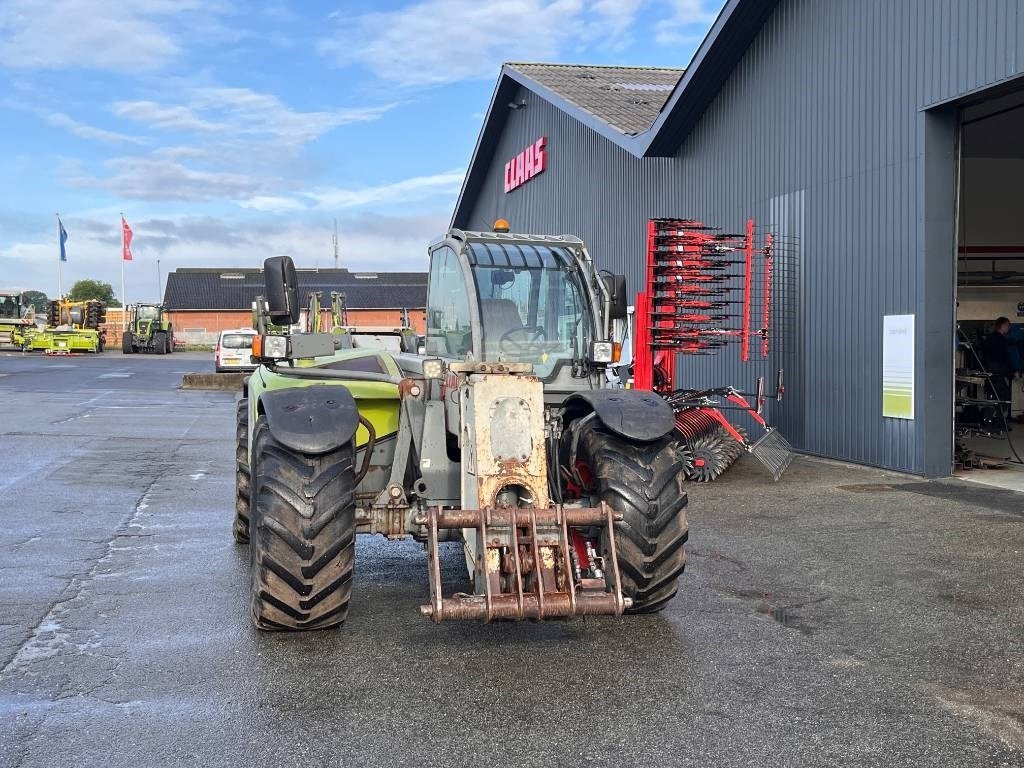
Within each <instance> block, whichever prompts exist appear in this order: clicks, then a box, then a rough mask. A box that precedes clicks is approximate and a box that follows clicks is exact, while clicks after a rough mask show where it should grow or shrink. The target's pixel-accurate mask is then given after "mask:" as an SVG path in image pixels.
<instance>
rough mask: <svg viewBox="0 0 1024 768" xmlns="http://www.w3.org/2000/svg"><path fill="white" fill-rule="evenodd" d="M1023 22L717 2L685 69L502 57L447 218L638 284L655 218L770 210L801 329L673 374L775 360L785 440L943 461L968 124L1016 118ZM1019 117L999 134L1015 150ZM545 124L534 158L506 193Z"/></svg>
mask: <svg viewBox="0 0 1024 768" xmlns="http://www.w3.org/2000/svg"><path fill="white" fill-rule="evenodd" d="M1022 33H1024V0H975V1H971V2H967V0H827V2H823V1H822V0H778V1H777V2H775V1H772V0H729V2H727V3H726V5H725V8H724V9H723V11H722V12H721V14H720V16H719V18H718V19H717V21H716V22H715V24H714V26H713V27H712V29H711V31H710V32H709V34H708V36H707V38H706V39H705V40H704V41H703V43H702V44H701V46H700V48H699V49H698V51H697V53H696V55H695V56H694V57H693V59H692V61H691V62H690V63H689V66H688V67H687V69H686V70H685V71H683V70H666V69H642V68H641V69H632V68H621V69H620V68H603V67H573V66H565V65H537V64H507V65H505V66H504V67H503V68H502V71H501V74H500V77H499V80H498V83H497V86H496V88H495V91H494V96H493V98H492V101H491V105H490V109H489V111H488V113H487V115H486V118H485V122H484V125H483V128H482V130H481V133H480V137H479V139H478V143H477V146H476V149H475V152H474V156H473V159H472V164H471V167H470V169H469V171H468V173H467V176H466V180H465V182H464V185H463V189H462V193H461V195H460V198H459V201H458V203H457V206H456V209H455V213H454V217H453V221H452V223H453V226H456V227H460V228H463V229H489V228H490V226H491V225H492V222H493V221H494V220H495V219H497V218H499V217H501V218H505V219H508V220H509V221H510V222H511V225H512V229H513V231H524V232H525V231H529V232H535V233H540V234H561V233H571V234H576V235H579V236H580V237H582V238H583V239H584V241H585V242H586V243H587V244H588V246H589V248H590V250H591V253H592V255H593V256H594V257H595V259H596V261H597V262H598V265H599V266H601V267H606V268H609V269H612V270H613V271H617V272H624V273H625V274H626V275H627V276H628V277H629V280H630V285H631V290H633V289H634V288H635V287H637V286H638V285H639V281H640V279H641V276H642V269H643V265H644V253H645V236H646V222H647V220H648V219H649V218H652V217H676V218H697V219H700V220H703V221H706V222H709V223H713V224H715V225H718V226H722V227H725V228H727V229H733V230H735V229H739V228H740V227H742V225H743V222H744V221H745V220H746V219H747V218H748V217H753V218H755V219H756V220H757V221H758V222H759V223H764V224H768V225H770V226H771V227H772V228H773V229H774V230H775V231H778V232H780V233H783V234H786V235H787V236H790V237H792V238H793V239H795V240H796V241H797V242H798V243H799V249H798V255H797V259H796V260H795V262H794V263H795V264H796V267H795V268H796V270H797V274H796V275H795V277H796V278H797V279H796V280H794V281H793V285H794V287H793V289H792V290H793V291H794V293H793V295H792V296H791V297H790V299H791V300H792V301H793V302H794V305H795V307H796V312H797V315H796V319H797V324H796V329H797V332H796V333H794V334H791V337H790V338H789V339H787V343H786V349H785V350H782V351H780V353H779V354H780V355H781V358H777V359H772V360H769V361H767V362H766V363H748V364H742V363H740V361H739V359H738V355H737V353H736V351H735V350H732V349H729V350H726V351H724V352H723V353H721V354H719V355H717V356H709V357H700V358H694V359H689V360H686V361H685V362H684V363H683V370H682V375H683V377H684V380H686V381H687V382H688V383H692V384H693V385H694V386H697V385H714V384H718V385H721V384H728V383H734V384H737V385H742V386H749V385H750V384H751V382H752V380H753V378H754V377H755V376H756V375H758V374H759V373H766V374H767V375H768V376H769V377H770V376H771V370H770V369H771V368H772V367H773V366H776V365H783V366H784V367H785V368H786V372H787V383H788V387H787V395H786V399H785V401H784V402H783V403H782V404H781V405H780V406H774V404H773V406H772V411H771V412H770V417H771V418H772V419H773V420H774V421H775V423H777V424H778V425H779V426H780V427H781V428H782V430H783V433H784V434H785V435H786V436H787V437H788V438H789V439H790V441H791V442H792V443H793V444H794V446H795V447H797V448H798V449H801V450H803V451H806V452H808V453H812V454H818V455H822V456H827V457H833V458H837V459H843V460H849V461H854V462H859V463H864V464H871V465H877V466H882V467H887V468H891V469H896V470H903V471H908V472H912V473H917V474H923V475H928V476H943V475H948V474H949V473H950V470H951V466H952V455H953V386H954V385H953V371H954V359H953V358H954V353H953V350H954V333H955V311H954V306H955V297H956V291H957V257H958V247H957V246H958V240H957V238H958V230H957V222H958V214H959V213H960V212H961V209H962V206H963V205H965V202H964V201H963V200H961V195H960V171H961V166H962V162H961V161H962V159H963V158H964V157H965V152H964V141H963V140H962V139H963V136H964V135H965V133H964V128H963V126H964V125H966V124H967V123H968V122H977V121H981V120H984V119H985V118H986V117H988V116H995V117H998V118H1000V119H1005V116H1007V115H1009V116H1010V117H1011V118H1013V119H1015V120H1017V119H1019V118H1020V112H1016V111H1015V110H1017V109H1018V108H1019V107H1020V106H1021V105H1022V104H1024V98H1021V97H1020V96H1019V95H1018V92H1019V89H1021V88H1024V78H1022V76H1024V34H1022ZM682 63H684V62H681V64H682ZM1011 113H1012V114H1011ZM1000 116H1002V117H1000ZM1021 127H1024V123H1021V124H1019V125H1018V124H1014V125H1010V126H1009V127H1005V130H1006V131H1008V132H1009V136H1008V137H1007V136H1004V137H1003V138H1004V139H1005V140H1004V141H1003V142H1002V143H1003V147H1002V149H999V150H992V151H993V152H995V151H998V152H1003V153H1006V156H1007V157H1017V158H1024V151H1022V147H1021V144H1022V143H1024V140H1022V139H1019V138H1013V136H1014V135H1016V136H1018V137H1019V136H1020V135H1021V133H1020V130H1019V129H1020V128H1021ZM1001 130H1002V129H1001ZM1014 130H1016V131H1017V133H1016V134H1014V133H1013V132H1014ZM541 137H546V146H545V150H544V151H545V153H546V160H545V162H546V166H545V168H544V170H543V172H542V173H539V174H537V175H535V176H534V177H533V178H531V179H529V180H528V181H525V182H524V183H521V184H519V185H518V186H515V188H513V189H511V190H509V191H506V184H505V165H506V163H507V162H508V161H509V160H510V159H512V158H514V157H515V156H516V154H517V153H519V152H520V151H522V150H523V149H524V148H527V147H529V146H532V145H534V144H535V142H536V141H537V139H538V138H541ZM986 146H988V145H986ZM986 146H979V147H978V148H977V149H976V150H975V151H974V152H973V153H971V154H979V153H980V154H981V155H985V154H986V152H987V151H988V150H987V148H986ZM999 156H1002V155H999ZM1020 242H1024V233H1022V236H1021V238H1020ZM1021 248H1022V249H1024V246H1021ZM1021 256H1024V254H1021ZM892 314H913V315H915V357H914V374H915V380H916V393H915V406H914V418H913V419H894V418H886V417H883V416H882V395H881V378H882V344H881V337H882V322H883V316H885V315H892Z"/></svg>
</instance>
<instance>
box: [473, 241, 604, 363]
mask: <svg viewBox="0 0 1024 768" xmlns="http://www.w3.org/2000/svg"><path fill="white" fill-rule="evenodd" d="M471 251H472V253H471V257H470V263H471V266H472V269H473V276H474V278H475V279H474V282H475V283H476V289H477V298H478V301H479V306H480V319H481V324H482V328H481V336H482V342H483V350H482V359H483V360H484V361H487V362H497V361H503V362H528V363H532V364H533V367H534V372H535V373H536V374H537V375H538V376H540V377H542V378H544V377H547V376H548V375H550V374H551V372H552V371H553V370H554V369H555V367H556V366H557V365H558V364H560V363H563V362H570V361H572V360H580V359H582V358H584V357H585V356H586V350H587V348H588V345H589V343H590V340H591V339H592V338H593V330H592V327H591V318H590V313H589V308H588V307H587V304H586V300H585V299H584V297H585V296H586V292H585V291H584V289H583V287H582V286H581V285H580V275H579V272H578V270H577V268H576V264H575V261H574V260H573V258H572V256H571V254H570V253H569V252H568V251H566V250H565V249H563V248H548V247H541V246H525V245H511V244H510V245H504V244H502V245H493V244H479V243H474V244H473V245H472V246H471Z"/></svg>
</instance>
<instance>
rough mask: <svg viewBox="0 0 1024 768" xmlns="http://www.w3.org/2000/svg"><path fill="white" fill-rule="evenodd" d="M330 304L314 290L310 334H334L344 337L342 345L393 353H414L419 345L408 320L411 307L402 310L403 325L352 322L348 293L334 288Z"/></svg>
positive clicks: (307, 326) (310, 302)
mask: <svg viewBox="0 0 1024 768" xmlns="http://www.w3.org/2000/svg"><path fill="white" fill-rule="evenodd" d="M330 300H331V304H330V307H329V308H328V307H326V306H324V305H323V304H322V295H321V293H320V291H311V292H310V294H309V297H308V301H307V306H306V322H305V329H306V332H307V333H322V332H323V333H333V334H337V335H339V336H341V337H343V338H342V340H341V341H340V342H338V343H339V345H340V348H351V347H360V348H363V347H369V348H371V349H387V350H390V351H392V352H413V351H416V349H417V348H418V345H419V338H418V337H417V335H416V331H414V330H413V329H412V327H411V326H410V322H409V310H407V309H406V310H403V311H402V324H401V325H399V326H391V325H356V324H354V323H351V322H349V313H348V303H347V302H346V300H345V294H344V293H342V292H340V291H331V293H330Z"/></svg>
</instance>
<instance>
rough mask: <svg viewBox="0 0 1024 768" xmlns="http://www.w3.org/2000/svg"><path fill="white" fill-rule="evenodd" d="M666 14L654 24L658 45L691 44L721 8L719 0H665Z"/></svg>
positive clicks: (706, 29) (655, 39)
mask: <svg viewBox="0 0 1024 768" xmlns="http://www.w3.org/2000/svg"><path fill="white" fill-rule="evenodd" d="M665 4H666V5H667V6H668V11H669V12H668V14H667V15H666V16H665V17H664V18H662V19H660V20H659V21H657V22H656V23H655V25H654V41H655V42H656V43H657V44H658V45H664V46H676V45H692V44H693V43H696V42H700V40H702V39H703V38H704V36H705V35H706V34H707V31H708V28H709V27H710V26H711V24H712V23H713V22H714V20H715V19H716V18H717V16H718V12H719V11H720V10H721V9H722V2H721V0H665Z"/></svg>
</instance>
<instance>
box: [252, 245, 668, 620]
mask: <svg viewBox="0 0 1024 768" xmlns="http://www.w3.org/2000/svg"><path fill="white" fill-rule="evenodd" d="M429 255H430V279H429V287H428V298H427V329H426V337H425V340H424V349H423V350H422V352H421V351H420V349H419V348H418V347H419V345H418V344H417V348H416V349H415V350H414V351H393V350H391V351H389V350H386V349H373V348H370V347H351V348H348V347H346V345H345V342H344V338H343V337H344V335H340V334H332V333H293V334H286V333H280V332H277V333H275V332H268V331H269V330H270V329H273V328H283V327H287V326H290V325H292V324H294V323H295V322H296V321H297V320H298V318H299V311H300V310H299V306H298V303H297V302H298V299H297V295H298V294H297V290H296V277H295V269H294V265H293V264H292V263H291V260H290V259H288V258H287V257H275V258H272V259H268V260H267V261H266V262H265V265H264V272H265V281H266V296H265V298H261V299H260V300H259V301H258V310H259V311H258V315H259V317H258V318H257V319H258V330H259V331H260V336H259V337H258V338H257V340H256V341H255V343H254V348H253V356H254V358H256V359H258V360H259V361H260V362H261V365H260V367H259V368H257V370H256V371H255V372H254V373H253V374H252V376H251V377H249V379H247V381H246V383H245V385H244V389H243V396H242V399H241V400H240V401H239V402H238V409H237V422H236V508H235V521H234V535H235V538H236V540H238V541H239V542H247V543H248V545H249V549H250V561H251V591H250V592H251V612H252V617H253V620H254V622H255V624H256V626H257V627H259V628H261V629H273V630H299V629H316V628H323V627H331V626H336V625H339V624H341V623H342V622H343V621H344V620H345V618H346V615H347V613H348V609H349V602H350V597H351V590H352V574H353V567H354V562H355V549H354V542H355V536H356V534H360V533H367V534H369V533H376V534H382V535H384V536H386V537H388V538H389V539H404V538H409V537H411V538H413V539H415V540H418V541H421V542H423V543H424V545H425V547H426V551H427V570H428V574H427V576H428V582H429V591H430V600H429V602H428V603H427V604H425V605H423V606H421V608H420V610H421V612H422V613H423V614H424V615H425V616H427V617H429V618H431V619H432V620H433V621H434V622H441V621H444V620H447V619H475V620H480V621H491V620H496V619H514V620H522V619H548V618H556V617H569V616H577V615H595V614H606V615H620V614H623V613H646V612H653V611H658V610H661V609H662V608H664V607H665V605H666V604H667V603H668V602H669V601H670V600H671V599H672V598H673V597H674V596H675V594H676V591H677V579H678V577H679V576H680V574H681V573H682V572H683V569H684V566H685V563H686V554H685V550H684V546H683V545H684V543H685V542H686V540H687V535H688V529H687V522H686V504H687V495H686V492H685V491H684V480H685V478H684V475H683V469H684V461H683V456H682V454H681V452H680V450H679V448H678V446H677V441H676V440H675V439H674V438H673V428H674V423H675V422H674V415H673V412H672V408H671V407H670V406H669V404H668V403H667V402H666V401H665V400H664V399H663V398H662V397H660V396H658V395H657V394H655V393H652V392H642V391H635V390H625V389H607V388H603V386H604V384H605V383H606V378H605V372H606V368H607V367H608V366H609V365H611V364H612V363H613V362H614V361H615V359H616V356H617V354H618V347H617V345H616V344H615V343H614V342H613V341H612V338H611V325H612V321H613V320H615V319H616V318H623V317H625V314H626V309H627V307H626V303H627V299H626V289H625V280H624V278H622V277H621V276H614V275H610V274H609V275H600V274H599V273H598V271H597V270H596V269H595V267H594V264H593V262H592V261H591V259H590V256H589V255H588V253H587V251H586V249H585V248H584V245H583V243H582V242H581V241H580V240H578V239H577V238H573V237H548V236H533V235H518V234H508V233H484V232H463V231H459V230H451V231H449V232H448V233H447V235H446V236H445V237H443V238H441V239H440V240H438V241H437V242H435V243H433V244H432V245H431V246H430V248H429ZM445 542H453V543H455V544H457V545H458V546H461V548H462V551H463V552H464V553H465V560H466V566H467V569H468V574H469V579H470V581H471V587H470V589H469V591H468V592H457V593H455V594H453V595H451V596H446V589H445V585H444V584H443V583H442V568H441V559H440V552H441V547H442V546H444V543H445Z"/></svg>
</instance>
